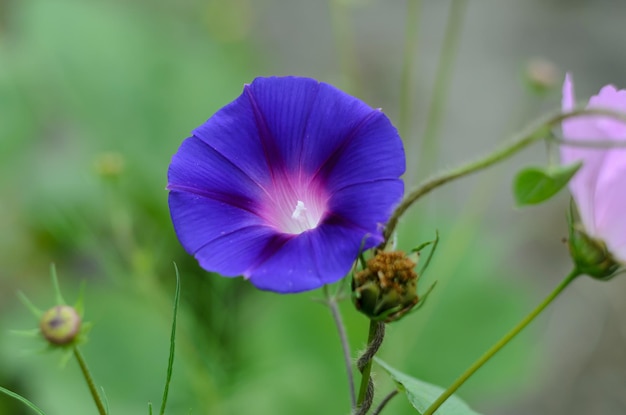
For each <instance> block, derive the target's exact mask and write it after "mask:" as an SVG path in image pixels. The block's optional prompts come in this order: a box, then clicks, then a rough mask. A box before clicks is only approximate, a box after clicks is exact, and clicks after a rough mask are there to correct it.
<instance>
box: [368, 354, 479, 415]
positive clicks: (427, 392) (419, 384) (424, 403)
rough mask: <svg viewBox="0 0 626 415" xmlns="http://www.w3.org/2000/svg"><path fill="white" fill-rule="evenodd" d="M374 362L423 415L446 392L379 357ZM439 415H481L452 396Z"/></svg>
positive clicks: (442, 406)
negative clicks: (403, 371)
mask: <svg viewBox="0 0 626 415" xmlns="http://www.w3.org/2000/svg"><path fill="white" fill-rule="evenodd" d="M374 360H375V361H376V363H378V365H379V366H380V367H382V368H383V369H384V370H385V371H386V372H387V373H389V375H390V376H391V378H392V379H393V381H394V382H395V383H396V385H397V386H398V390H399V391H400V392H403V393H404V394H405V395H406V397H407V398H408V400H409V402H410V403H411V405H412V406H413V408H415V409H416V410H417V413H418V414H420V415H422V414H423V413H424V412H425V411H426V410H427V409H428V407H429V406H430V405H431V404H432V403H433V402H435V401H436V400H437V398H438V397H439V396H441V394H442V393H443V392H444V389H443V388H441V387H439V386H436V385H433V384H431V383H428V382H424V381H422V380H419V379H416V378H414V377H412V376H409V375H407V374H406V373H402V372H401V371H399V370H397V369H395V368H393V367H391V366H389V365H388V364H387V363H385V362H384V361H383V360H381V359H379V358H378V357H374ZM436 414H437V415H479V414H478V412H475V411H473V410H472V409H471V408H470V407H469V406H468V405H467V404H466V403H465V402H464V401H463V400H462V399H461V398H459V397H457V396H455V395H452V396H450V398H448V400H447V401H445V402H444V403H443V404H442V405H441V406H440V407H439V409H437V412H436Z"/></svg>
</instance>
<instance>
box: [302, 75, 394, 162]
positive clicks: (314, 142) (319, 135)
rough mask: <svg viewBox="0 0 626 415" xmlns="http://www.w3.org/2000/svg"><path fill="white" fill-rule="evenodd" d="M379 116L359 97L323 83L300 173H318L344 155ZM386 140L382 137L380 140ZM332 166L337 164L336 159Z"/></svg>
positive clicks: (306, 138) (304, 143)
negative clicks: (347, 148) (365, 128)
mask: <svg viewBox="0 0 626 415" xmlns="http://www.w3.org/2000/svg"><path fill="white" fill-rule="evenodd" d="M377 114H379V111H376V110H374V109H372V108H371V107H369V106H368V105H367V104H365V103H364V102H362V101H360V100H358V99H357V98H354V97H352V96H350V95H348V94H346V93H345V92H342V91H340V90H338V89H337V88H335V87H333V86H331V85H328V84H325V83H320V86H319V91H318V93H317V98H316V101H315V104H314V105H313V106H312V108H311V112H310V114H309V119H308V123H307V127H306V134H305V139H304V140H303V142H302V151H301V153H300V157H299V163H300V168H301V171H303V172H305V173H307V174H316V173H317V172H318V171H319V170H320V169H321V168H322V166H324V165H325V164H327V163H329V162H331V161H332V160H333V158H336V157H337V156H339V154H338V152H343V149H344V148H345V147H346V146H348V145H349V144H350V143H351V142H352V141H354V140H355V138H357V134H358V133H359V130H360V129H361V127H362V126H363V125H364V124H367V123H368V120H369V118H370V117H373V116H376V115H377ZM394 133H395V130H394ZM386 138H387V137H381V141H383V140H384V139H386ZM393 138H395V134H393V137H392V139H393ZM403 158H404V157H403ZM361 162H362V163H367V161H361ZM332 163H333V164H336V160H335V161H332Z"/></svg>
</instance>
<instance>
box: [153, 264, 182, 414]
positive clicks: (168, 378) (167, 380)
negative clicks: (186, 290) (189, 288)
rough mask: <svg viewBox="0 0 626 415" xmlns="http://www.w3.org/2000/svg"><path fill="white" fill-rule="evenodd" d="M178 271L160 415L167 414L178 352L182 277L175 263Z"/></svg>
mask: <svg viewBox="0 0 626 415" xmlns="http://www.w3.org/2000/svg"><path fill="white" fill-rule="evenodd" d="M174 269H175V270H176V292H175V293H174V313H173V314H174V317H173V318H172V334H171V335H170V355H169V358H168V361H167V375H166V376H165V388H164V389H163V398H162V399H161V410H160V411H159V414H160V415H164V414H165V406H166V405H167V395H168V392H169V390H170V381H171V380H172V370H173V368H174V354H175V351H176V317H177V316H178V304H179V303H180V275H179V274H178V266H177V265H176V263H174ZM150 413H152V405H150Z"/></svg>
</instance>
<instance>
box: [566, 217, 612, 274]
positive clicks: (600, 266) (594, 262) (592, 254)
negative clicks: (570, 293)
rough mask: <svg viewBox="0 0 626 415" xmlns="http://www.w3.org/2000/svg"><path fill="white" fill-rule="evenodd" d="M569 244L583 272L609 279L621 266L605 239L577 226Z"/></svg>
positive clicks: (571, 234)
mask: <svg viewBox="0 0 626 415" xmlns="http://www.w3.org/2000/svg"><path fill="white" fill-rule="evenodd" d="M568 244H569V250H570V253H571V255H572V259H573V260H574V263H575V264H576V267H577V268H578V270H579V271H580V273H581V274H585V275H588V276H590V277H592V278H595V279H599V280H608V279H610V278H612V277H614V276H615V275H616V273H617V271H618V270H619V269H620V268H621V264H620V263H618V262H617V261H616V260H615V259H614V258H613V256H612V255H611V253H610V252H609V251H608V249H607V248H606V245H605V244H604V242H603V241H601V240H598V239H594V238H592V237H590V236H589V235H587V234H586V233H584V232H583V231H581V230H580V229H577V228H576V227H574V229H572V231H571V233H570V237H569V241H568Z"/></svg>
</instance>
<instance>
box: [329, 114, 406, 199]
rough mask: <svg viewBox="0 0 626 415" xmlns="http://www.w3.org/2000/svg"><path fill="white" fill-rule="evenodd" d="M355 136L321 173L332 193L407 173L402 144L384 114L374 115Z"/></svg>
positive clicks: (334, 155) (362, 125) (395, 177)
mask: <svg viewBox="0 0 626 415" xmlns="http://www.w3.org/2000/svg"><path fill="white" fill-rule="evenodd" d="M353 134H354V137H353V138H352V139H351V140H349V141H348V142H346V143H345V145H344V146H343V147H342V148H340V149H338V150H337V151H336V152H335V153H333V155H332V156H331V157H330V158H329V159H328V160H326V162H325V164H324V165H323V166H321V167H320V170H319V171H318V173H317V177H318V178H319V179H320V180H322V181H323V182H325V183H327V186H328V191H329V192H331V193H332V192H334V191H336V190H339V189H341V188H343V187H346V186H349V185H352V184H357V183H365V182H369V181H372V180H382V179H397V178H398V177H400V176H401V175H402V174H403V173H404V171H405V168H406V166H405V163H404V148H403V146H402V140H401V139H400V136H399V135H398V132H397V130H396V129H395V127H394V126H393V125H392V124H391V122H390V121H389V119H388V118H387V117H386V116H385V115H384V114H383V113H382V112H380V111H375V112H373V113H371V116H369V117H368V118H367V120H366V121H365V122H363V123H362V124H361V125H360V126H359V127H358V129H356V130H355V131H354V133H353ZM374 166H375V167H374Z"/></svg>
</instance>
